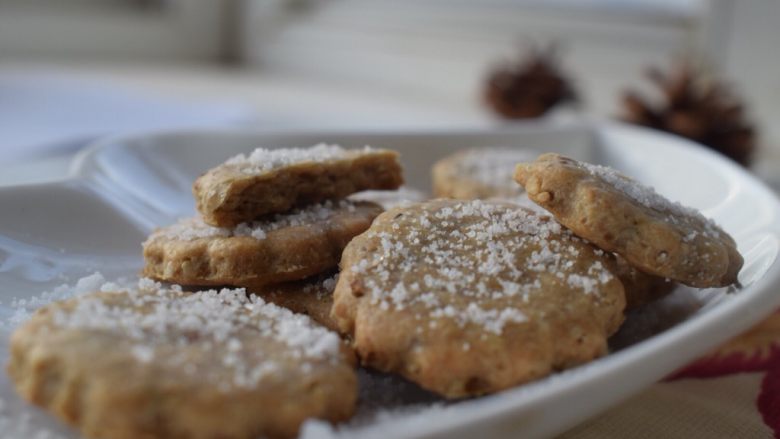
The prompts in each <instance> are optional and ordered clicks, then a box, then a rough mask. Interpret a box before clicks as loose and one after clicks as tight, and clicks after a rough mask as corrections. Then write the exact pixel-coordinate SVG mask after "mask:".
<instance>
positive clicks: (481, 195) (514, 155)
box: [431, 147, 537, 200]
mask: <svg viewBox="0 0 780 439" xmlns="http://www.w3.org/2000/svg"><path fill="white" fill-rule="evenodd" d="M536 156H537V153H536V152H533V151H530V150H527V149H522V148H510V147H485V148H473V149H464V150H461V151H458V152H456V153H454V154H452V155H449V156H447V157H445V158H443V159H441V160H439V161H438V162H436V163H435V164H434V165H433V168H432V169H431V176H432V179H433V194H434V196H436V197H442V198H455V199H460V200H471V199H488V198H514V197H517V196H519V195H520V194H522V193H523V188H522V187H520V186H518V185H517V184H516V183H515V182H514V179H513V178H512V176H513V175H514V171H515V165H516V164H517V163H519V162H524V161H528V160H533V159H534V158H535V157H536Z"/></svg>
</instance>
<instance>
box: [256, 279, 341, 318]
mask: <svg viewBox="0 0 780 439" xmlns="http://www.w3.org/2000/svg"><path fill="white" fill-rule="evenodd" d="M338 278H339V275H338V273H336V274H326V275H321V276H315V277H314V278H310V279H305V280H302V281H297V282H287V283H284V284H278V285H270V286H266V287H263V288H258V289H253V288H250V291H251V292H252V293H253V294H255V295H257V296H259V297H260V298H262V299H263V300H265V301H266V302H271V303H273V304H275V305H278V306H281V307H283V308H287V309H289V310H290V311H292V312H294V313H298V314H305V315H307V316H309V317H310V318H311V319H312V320H314V321H315V322H317V323H319V324H320V325H322V326H324V327H326V328H328V329H332V330H334V331H336V330H338V327H337V326H336V322H334V321H333V319H332V318H331V317H330V309H331V307H332V306H333V289H334V288H335V287H336V281H337V280H338Z"/></svg>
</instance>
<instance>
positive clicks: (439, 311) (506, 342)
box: [331, 154, 742, 398]
mask: <svg viewBox="0 0 780 439" xmlns="http://www.w3.org/2000/svg"><path fill="white" fill-rule="evenodd" d="M445 163H446V162H445ZM439 170H441V168H439ZM434 175H436V174H434ZM514 177H515V179H516V180H517V182H518V183H520V184H521V185H523V186H524V188H525V190H526V191H527V193H528V196H529V198H530V200H532V201H533V202H535V203H536V204H538V206H540V207H541V208H544V209H545V211H546V212H545V213H540V210H538V208H537V210H531V209H526V208H524V207H522V206H519V205H517V204H516V203H513V202H510V201H505V200H487V201H482V200H452V199H439V200H433V201H429V202H424V203H419V204H415V205H412V206H409V207H405V208H396V209H391V210H389V211H387V212H385V213H383V214H382V215H380V216H379V217H377V218H376V219H375V220H374V222H373V224H372V226H371V227H370V228H369V229H368V231H366V232H365V233H363V234H361V235H360V236H358V237H356V238H355V239H354V240H353V241H352V242H351V243H350V244H349V245H347V247H346V249H345V250H344V254H343V258H342V262H341V268H342V274H341V276H340V277H339V279H338V283H337V285H336V289H335V292H334V303H333V308H332V311H331V315H332V317H333V318H334V320H335V322H336V324H337V326H338V328H339V329H340V330H341V331H342V332H343V333H345V334H348V335H349V336H351V339H352V341H353V345H354V348H355V350H356V352H357V354H358V356H359V357H360V358H361V359H362V361H363V363H364V364H366V365H369V366H371V367H374V368H377V369H379V370H383V371H388V372H396V373H399V374H401V375H403V376H405V377H407V378H409V379H410V380H412V381H414V382H416V383H418V384H419V385H421V386H422V387H424V388H427V389H429V390H432V391H434V392H436V393H439V394H441V395H443V396H445V397H448V398H460V397H468V396H477V395H482V394H488V393H493V392H497V391H500V390H502V389H506V388H508V387H511V386H515V385H518V384H521V383H524V382H528V381H530V380H533V379H537V378H539V377H543V376H546V375H548V374H550V373H551V372H553V371H556V370H561V369H565V368H569V367H572V366H575V365H578V364H582V363H584V362H587V361H590V360H592V359H594V358H597V357H599V356H601V355H603V354H605V353H606V352H607V339H608V337H610V336H611V335H612V334H614V333H615V332H616V331H617V329H618V328H619V327H620V325H621V323H622V322H623V319H624V309H625V308H626V304H627V303H628V304H630V305H632V306H635V307H636V306H638V305H640V304H641V303H644V302H646V301H648V300H652V299H655V298H658V297H660V296H662V295H663V294H665V293H666V292H668V291H669V290H671V288H673V285H674V283H673V282H680V283H684V284H686V285H690V286H694V287H717V286H725V285H729V284H732V283H734V282H736V280H737V273H738V272H739V269H740V268H741V266H742V257H741V256H740V255H739V253H738V252H737V250H736V244H735V242H734V240H733V239H732V238H731V237H730V236H729V235H728V234H727V233H726V232H724V231H723V230H722V229H721V228H720V227H718V226H717V225H715V224H714V223H713V222H712V221H710V220H708V219H706V218H704V217H703V216H702V215H701V214H700V213H698V212H697V211H695V210H693V209H690V208H686V207H683V206H681V205H679V204H677V203H672V202H670V201H668V200H666V199H665V198H663V197H661V196H660V195H658V194H657V193H656V192H655V191H654V190H653V189H651V188H648V187H645V186H642V185H641V184H639V183H637V182H636V181H634V180H631V179H630V178H628V177H625V176H623V175H621V174H619V173H617V172H616V171H614V170H611V169H609V168H605V167H601V166H594V165H589V164H586V163H579V162H576V161H574V160H571V159H567V158H564V157H561V156H559V155H556V154H546V155H542V156H541V157H539V158H538V159H537V160H536V161H535V162H533V163H523V164H519V165H517V168H516V173H515V175H514ZM548 212H549V213H548ZM550 214H552V216H550Z"/></svg>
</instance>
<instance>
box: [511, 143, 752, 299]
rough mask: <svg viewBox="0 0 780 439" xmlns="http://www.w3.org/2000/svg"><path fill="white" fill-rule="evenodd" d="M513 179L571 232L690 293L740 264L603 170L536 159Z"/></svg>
mask: <svg viewBox="0 0 780 439" xmlns="http://www.w3.org/2000/svg"><path fill="white" fill-rule="evenodd" d="M515 178H516V180H517V182H518V183H520V184H521V185H523V186H524V187H525V189H526V191H527V192H528V196H529V197H530V198H531V200H533V201H534V202H536V203H537V204H539V205H540V206H542V207H544V208H545V209H546V210H548V211H550V212H551V213H552V214H553V215H555V217H556V218H557V219H558V221H560V222H561V223H562V224H563V225H565V226H566V227H568V228H569V229H571V230H572V231H573V232H574V233H575V234H577V235H579V236H582V237H583V238H585V239H587V240H589V241H590V242H592V243H594V244H596V245H597V246H599V247H601V248H603V249H604V250H608V251H611V252H615V253H617V254H619V255H620V256H623V257H624V258H625V259H626V260H627V261H628V262H629V263H630V264H631V265H634V266H635V267H637V268H638V269H640V270H642V271H645V272H647V273H652V274H655V275H657V276H660V277H666V278H670V279H672V280H675V281H678V282H681V283H684V284H687V285H691V286H694V287H715V286H725V285H729V284H732V283H734V282H736V281H737V274H738V273H739V270H740V268H741V267H742V263H743V260H742V256H740V254H739V252H738V251H737V249H736V243H735V242H734V240H733V239H732V238H731V236H729V235H728V233H726V232H724V231H723V230H722V229H721V228H720V227H718V226H717V225H716V224H715V223H714V222H712V221H711V220H709V219H707V218H705V217H704V216H702V215H701V214H700V213H699V212H698V211H696V210H694V209H691V208H688V207H684V206H682V205H680V204H679V203H673V202H671V201H669V200H667V199H666V198H664V197H662V196H661V195H659V194H658V193H656V192H655V191H654V190H653V189H652V188H649V187H647V186H644V185H642V184H640V183H638V182H636V181H634V180H632V179H630V178H628V177H626V176H624V175H622V174H620V173H618V172H617V171H615V170H613V169H611V168H607V167H604V166H597V165H591V164H587V163H581V162H577V161H575V160H572V159H569V158H566V157H563V156H560V155H557V154H544V155H542V156H540V157H539V158H538V159H537V160H536V161H535V162H533V163H524V164H519V165H518V166H517V170H516V173H515Z"/></svg>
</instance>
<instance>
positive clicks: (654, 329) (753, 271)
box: [0, 124, 780, 438]
mask: <svg viewBox="0 0 780 439" xmlns="http://www.w3.org/2000/svg"><path fill="white" fill-rule="evenodd" d="M320 142H327V143H339V144H342V145H344V146H348V147H362V146H364V145H366V144H370V145H374V146H381V147H386V148H391V149H396V150H398V151H399V152H400V153H401V155H402V162H403V164H404V167H405V170H406V179H407V184H408V186H410V187H413V188H419V189H423V190H427V189H428V188H429V186H430V184H429V169H430V166H431V164H432V163H433V162H434V161H435V160H437V159H438V158H440V157H442V156H443V155H445V154H447V153H450V152H452V151H454V150H456V149H460V148H464V147H477V146H498V145H516V146H519V147H524V148H530V149H535V150H538V151H539V152H546V151H556V152H561V153H564V154H567V155H570V156H573V157H575V158H580V159H584V160H587V161H591V162H595V163H600V164H606V165H610V166H613V167H615V168H617V169H619V170H621V171H623V172H625V173H626V174H628V175H631V176H633V177H635V178H636V179H638V180H640V181H642V182H644V183H646V184H649V185H652V186H654V187H655V188H656V190H657V191H658V192H660V193H661V194H663V195H666V196H667V197H669V198H671V199H673V200H675V201H680V202H682V203H684V204H687V205H690V206H692V207H696V208H698V209H700V210H702V212H703V213H704V214H705V215H706V216H709V217H712V218H714V219H715V220H716V221H717V222H718V223H719V224H720V225H721V226H722V227H723V228H724V229H726V230H727V231H728V232H729V233H731V234H732V236H734V238H735V239H736V241H737V243H738V246H739V250H740V252H741V253H742V254H743V256H744V257H745V266H744V268H743V270H742V272H741V273H740V282H741V284H742V285H743V287H742V289H741V290H739V291H736V292H733V293H728V292H727V290H726V289H708V290H692V289H688V288H682V287H681V288H678V289H677V290H676V291H675V293H674V294H673V295H672V296H671V297H669V298H667V299H665V300H663V301H661V302H659V303H657V304H654V305H651V306H650V307H648V308H646V309H643V310H642V314H641V315H640V314H637V315H631V316H629V318H628V321H627V324H626V325H625V327H624V328H623V329H622V330H621V332H620V333H619V334H618V335H617V336H616V337H614V339H613V340H612V342H611V346H612V348H613V352H612V353H610V355H608V356H606V357H604V358H601V359H599V360H597V361H594V362H592V363H590V364H588V365H585V366H581V367H578V368H575V369H572V370H569V371H565V372H562V373H558V374H555V375H553V376H551V377H549V378H547V379H543V380H540V381H537V382H535V383H532V384H529V385H525V386H521V387H518V388H514V389H510V390H508V391H505V392H502V393H500V394H497V395H493V396H488V397H483V398H479V399H473V400H468V401H461V402H457V403H453V404H448V405H446V406H444V407H442V406H441V404H436V405H434V407H433V408H427V406H428V405H430V402H431V401H432V398H431V397H430V396H428V395H426V394H425V393H424V392H420V391H417V390H416V389H414V388H413V386H408V385H405V384H404V383H403V382H402V381H400V380H392V379H390V380H389V381H388V380H387V379H384V378H377V377H371V376H368V375H366V374H364V376H363V377H362V378H363V383H364V384H370V388H368V389H367V390H365V391H364V393H363V395H364V396H365V397H366V398H367V399H373V400H374V403H373V404H370V403H365V404H364V407H363V409H362V411H361V417H362V419H363V421H364V422H363V423H362V424H361V425H352V426H350V427H349V428H348V429H346V430H345V431H342V433H343V434H346V435H354V436H355V437H383V438H384V437H447V438H450V437H473V436H476V435H484V436H486V437H529V438H533V437H545V436H550V435H554V434H557V433H560V432H563V431H565V430H566V429H568V428H570V427H572V426H573V425H575V424H577V423H578V422H581V421H582V420H584V419H586V418H587V417H589V416H592V415H594V414H596V413H598V412H600V411H603V410H605V409H607V408H608V407H610V406H612V405H614V404H616V403H617V402H619V401H621V400H624V399H626V398H627V397H629V396H631V395H632V394H634V393H636V392H637V391H639V390H641V389H642V388H643V387H646V386H648V385H650V384H651V383H653V382H655V381H657V380H658V379H661V378H663V377H664V376H666V375H668V374H669V373H671V372H673V371H674V370H675V369H677V368H679V367H681V366H683V365H684V364H686V363H687V362H689V361H691V360H693V359H695V358H696V357H697V356H698V355H701V354H703V353H704V352H706V351H707V350H708V349H710V348H711V347H713V346H715V345H716V344H718V343H720V342H723V341H725V340H726V339H728V338H729V337H731V336H733V335H736V334H737V333H739V332H740V331H741V330H744V329H746V328H748V327H749V326H750V325H751V324H752V323H755V322H757V321H758V320H760V319H761V317H763V316H764V315H766V314H768V313H769V312H771V311H772V310H773V309H775V308H776V307H778V306H780V294H776V293H775V292H774V291H773V288H776V287H778V286H780V263H778V262H777V261H776V259H777V254H778V251H780V203H778V200H777V198H776V197H775V196H774V195H773V194H772V192H771V191H770V190H769V189H767V188H766V187H765V186H764V185H762V184H761V183H759V182H758V181H757V180H756V179H755V178H753V177H752V176H751V175H749V174H748V173H747V172H746V171H745V170H743V169H742V168H740V167H738V166H737V165H734V164H732V163H730V162H728V161H727V160H726V159H724V158H722V157H720V156H718V155H716V154H714V153H712V152H709V151H707V150H705V149H703V148H701V147H699V146H697V145H694V144H691V143H689V142H686V141H684V140H681V139H678V138H676V137H673V136H668V135H664V134H660V133H654V132H650V131H647V130H643V129H638V128H633V127H626V126H622V125H618V124H603V125H569V126H554V125H549V126H545V125H535V124H533V125H530V124H529V125H519V126H513V127H510V128H506V129H503V130H500V131H482V132H474V131H470V132H462V133H457V132H429V133H425V132H419V133H396V134H390V133H376V132H362V133H336V132H324V133H270V132H261V131H256V132H252V131H241V132H236V131H200V132H194V131H188V132H169V133H151V134H147V135H136V136H125V137H116V138H110V139H105V140H102V141H99V142H97V143H95V144H94V145H93V146H92V147H90V148H89V149H88V150H86V151H84V152H83V153H82V154H80V155H79V157H78V158H77V159H76V160H75V161H74V164H73V172H72V177H71V179H70V180H67V181H63V182H59V183H51V184H45V185H37V186H19V187H10V188H3V189H0V203H2V205H3V206H4V213H3V215H2V216H0V301H1V303H0V318H7V317H8V316H9V315H10V314H11V313H12V312H13V309H11V307H9V306H8V305H9V303H10V300H11V299H12V298H14V297H16V298H23V297H30V296H34V295H38V294H40V293H41V292H42V291H45V290H50V289H52V288H53V287H54V286H55V285H58V284H62V283H64V282H71V283H72V282H74V281H75V280H76V279H78V278H79V277H81V276H84V275H87V274H90V273H92V272H94V271H100V272H101V273H103V274H104V275H105V276H106V277H107V278H112V277H119V276H127V277H132V276H135V275H136V274H137V272H138V270H139V269H140V267H141V265H142V258H141V246H140V244H141V242H142V241H143V240H144V239H145V236H146V234H148V232H149V231H151V230H152V228H154V227H156V226H161V225H165V224H168V223H171V222H173V221H174V220H175V219H176V218H178V217H180V216H186V215H191V214H192V213H193V212H194V202H193V200H192V196H191V192H190V187H191V184H192V182H193V181H194V180H195V178H196V177H197V176H198V175H199V174H200V173H202V172H203V171H205V170H206V169H208V168H209V167H211V166H214V165H216V164H218V163H220V162H222V161H224V160H225V159H226V158H228V157H230V156H232V155H235V154H237V153H240V152H249V151H251V150H252V149H253V148H255V147H257V146H264V147H286V146H309V145H313V144H316V143H320ZM8 330H9V328H7V327H6V328H4V329H2V331H3V332H2V334H0V349H2V351H1V352H0V361H2V362H3V363H5V361H6V358H7V335H8ZM383 383H384V384H383ZM395 387H398V388H399V389H400V390H398V389H395ZM396 390H398V392H399V395H390V396H388V395H386V393H388V392H390V393H393V392H395V391H396ZM396 396H397V397H396ZM0 399H2V400H4V401H6V403H5V404H4V405H5V408H3V407H0V415H2V413H3V410H4V411H5V412H7V414H6V415H5V416H6V417H9V416H20V414H23V413H24V414H27V415H29V416H32V418H31V420H30V421H29V422H28V424H29V425H32V426H33V427H34V428H39V429H55V430H57V431H59V432H60V433H62V434H64V435H65V436H66V437H77V436H76V435H75V434H73V433H72V432H69V431H68V429H67V428H64V427H62V426H61V425H59V424H58V423H57V422H56V421H54V420H52V419H51V418H49V417H48V416H45V415H42V414H41V413H40V412H38V411H37V410H35V409H32V408H30V407H28V406H26V405H24V403H22V402H21V401H19V399H18V398H16V397H15V395H14V394H13V391H12V389H11V388H10V384H9V383H8V380H7V378H6V377H5V375H4V374H3V375H2V376H0ZM377 401H378V402H377ZM413 403H416V404H415V405H413V406H412V407H411V408H408V407H407V410H406V411H405V412H406V414H399V415H396V416H391V417H378V418H372V415H371V413H372V411H373V410H374V409H375V408H377V407H379V408H381V407H385V406H393V407H398V406H400V407H404V406H407V405H408V404H413ZM0 425H2V417H0ZM304 433H305V434H306V435H311V436H317V435H320V434H322V435H327V434H330V431H328V430H327V429H324V428H323V426H321V425H310V426H308V428H306V429H305V431H304ZM0 436H1V434H0Z"/></svg>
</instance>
